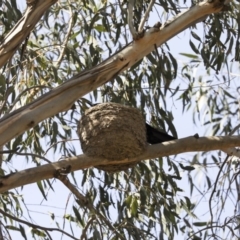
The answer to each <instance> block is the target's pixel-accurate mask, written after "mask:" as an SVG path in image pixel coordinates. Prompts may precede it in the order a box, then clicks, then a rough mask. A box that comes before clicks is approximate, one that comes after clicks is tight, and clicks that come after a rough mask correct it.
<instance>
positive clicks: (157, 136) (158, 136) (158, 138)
mask: <svg viewBox="0 0 240 240" xmlns="http://www.w3.org/2000/svg"><path fill="white" fill-rule="evenodd" d="M146 132H147V142H148V143H150V144H157V143H162V142H167V141H171V140H175V139H177V138H175V137H172V136H170V135H168V134H167V133H164V132H161V131H159V130H157V129H156V128H153V127H152V126H150V125H149V124H147V123H146Z"/></svg>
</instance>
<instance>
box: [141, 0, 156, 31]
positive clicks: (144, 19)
mask: <svg viewBox="0 0 240 240" xmlns="http://www.w3.org/2000/svg"><path fill="white" fill-rule="evenodd" d="M154 3H155V0H151V2H150V3H149V5H148V9H147V11H146V13H145V14H144V17H143V18H142V20H141V22H140V24H139V27H138V32H142V31H143V27H144V23H145V22H146V21H147V19H148V17H149V13H150V11H151V10H152V7H153V5H154Z"/></svg>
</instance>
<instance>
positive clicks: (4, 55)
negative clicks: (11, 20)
mask: <svg viewBox="0 0 240 240" xmlns="http://www.w3.org/2000/svg"><path fill="white" fill-rule="evenodd" d="M55 2H57V0H45V1H39V0H27V10H26V11H25V13H24V15H23V17H22V18H21V19H20V20H19V21H18V23H17V24H16V25H15V26H14V28H13V29H12V30H11V31H10V32H9V33H8V34H7V35H6V36H5V38H4V39H3V40H2V42H1V45H0V67H2V66H3V65H4V64H6V62H7V61H8V60H9V59H10V58H11V57H12V55H13V54H14V53H15V52H16V50H17V48H18V47H19V45H20V44H21V43H22V42H23V41H24V40H25V39H26V37H27V36H28V35H29V33H30V32H31V31H32V29H33V28H34V27H35V25H36V24H37V23H38V21H39V20H40V18H41V17H42V15H43V14H44V12H45V11H46V10H47V9H48V8H49V7H50V6H52V5H53V4H54V3H55Z"/></svg>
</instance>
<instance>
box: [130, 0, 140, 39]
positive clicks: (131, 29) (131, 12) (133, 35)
mask: <svg viewBox="0 0 240 240" xmlns="http://www.w3.org/2000/svg"><path fill="white" fill-rule="evenodd" d="M133 6H134V0H130V1H129V3H128V26H129V30H130V32H131V34H132V37H133V39H135V38H136V37H137V35H138V34H137V31H136V30H135V29H134V26H133Z"/></svg>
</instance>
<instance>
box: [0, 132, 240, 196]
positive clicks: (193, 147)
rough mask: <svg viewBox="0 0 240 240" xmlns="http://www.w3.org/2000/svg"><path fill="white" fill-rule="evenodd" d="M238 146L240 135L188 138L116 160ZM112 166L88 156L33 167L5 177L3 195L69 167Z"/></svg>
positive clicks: (0, 188)
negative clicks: (135, 155)
mask: <svg viewBox="0 0 240 240" xmlns="http://www.w3.org/2000/svg"><path fill="white" fill-rule="evenodd" d="M236 146H240V136H226V137H200V138H195V137H187V138H183V139H179V140H175V141H169V142H164V143H161V144H154V145H149V146H147V149H146V151H145V152H144V153H143V154H141V155H139V156H137V157H134V158H129V159H123V160H116V161H114V163H115V164H119V163H129V162H136V161H142V160H148V159H154V158H158V157H164V156H170V155H176V154H179V153H184V152H194V151H214V150H219V149H220V150H221V149H227V148H232V147H236ZM109 163H110V164H113V161H109V160H107V159H104V158H95V157H88V156H86V155H84V154H82V155H79V156H76V157H70V158H66V159H65V160H62V161H59V162H56V163H51V164H46V165H42V166H38V167H34V168H29V169H26V170H23V171H20V172H16V173H11V174H9V175H6V176H4V177H1V178H0V193H3V192H6V191H8V190H10V189H13V188H16V187H19V186H23V185H26V184H30V183H34V182H37V181H41V180H44V179H50V178H53V177H54V176H55V173H56V170H59V169H63V168H68V167H69V166H70V168H71V171H76V170H80V169H85V168H89V167H93V166H98V165H107V164H109Z"/></svg>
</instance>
